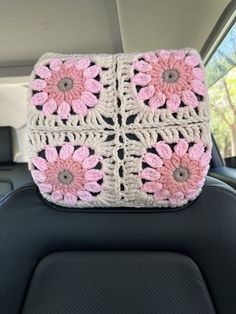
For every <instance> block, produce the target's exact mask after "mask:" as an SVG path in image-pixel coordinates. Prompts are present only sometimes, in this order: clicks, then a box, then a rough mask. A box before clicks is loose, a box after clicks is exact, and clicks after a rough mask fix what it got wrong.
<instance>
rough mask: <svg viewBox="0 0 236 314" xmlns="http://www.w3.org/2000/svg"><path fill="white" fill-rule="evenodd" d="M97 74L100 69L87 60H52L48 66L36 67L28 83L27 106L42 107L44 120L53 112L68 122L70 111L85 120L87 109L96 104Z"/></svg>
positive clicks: (98, 84) (100, 87)
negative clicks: (29, 94)
mask: <svg viewBox="0 0 236 314" xmlns="http://www.w3.org/2000/svg"><path fill="white" fill-rule="evenodd" d="M100 71H101V67H100V66H99V65H97V64H92V63H91V60H90V59H89V58H87V57H84V58H82V59H77V58H74V57H71V58H69V59H67V60H65V61H62V60H61V59H58V58H54V59H52V60H51V61H50V63H49V65H40V66H37V67H36V69H35V73H36V75H37V76H38V78H37V77H36V79H35V80H34V81H32V83H31V88H32V91H33V96H32V97H31V102H32V104H33V105H35V106H42V111H43V114H44V115H45V116H48V115H49V114H52V113H56V112H57V114H58V115H59V117H60V118H61V119H68V117H69V116H70V114H71V113H72V112H73V111H74V112H75V113H77V114H79V115H81V116H82V117H85V116H86V115H87V114H88V109H89V108H92V107H94V106H96V104H97V103H98V97H99V93H100V91H101V90H102V84H101V83H100V82H99V80H97V78H98V77H99V76H98V75H99V73H100ZM95 78H96V79H95ZM72 110H73V111H72Z"/></svg>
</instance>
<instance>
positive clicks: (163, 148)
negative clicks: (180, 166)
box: [154, 141, 172, 159]
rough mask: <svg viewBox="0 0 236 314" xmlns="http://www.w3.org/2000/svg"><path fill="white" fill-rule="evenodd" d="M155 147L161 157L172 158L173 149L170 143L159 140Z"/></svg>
mask: <svg viewBox="0 0 236 314" xmlns="http://www.w3.org/2000/svg"><path fill="white" fill-rule="evenodd" d="M154 147H155V149H156V151H157V153H158V155H159V156H160V157H161V158H164V159H171V157H172V150H171V148H170V146H169V145H168V144H166V143H165V142H164V141H160V142H157V143H156V144H155V145H154Z"/></svg>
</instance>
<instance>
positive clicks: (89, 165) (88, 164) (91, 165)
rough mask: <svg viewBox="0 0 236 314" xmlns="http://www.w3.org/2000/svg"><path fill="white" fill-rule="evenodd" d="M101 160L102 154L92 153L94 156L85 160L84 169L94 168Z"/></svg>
mask: <svg viewBox="0 0 236 314" xmlns="http://www.w3.org/2000/svg"><path fill="white" fill-rule="evenodd" d="M100 160H101V157H100V156H98V155H92V156H89V157H87V158H86V159H85V160H84V161H83V163H82V166H83V168H84V169H92V168H94V167H96V166H97V164H98V163H99V161H100Z"/></svg>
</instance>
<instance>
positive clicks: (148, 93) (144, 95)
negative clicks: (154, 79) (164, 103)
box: [138, 85, 155, 101]
mask: <svg viewBox="0 0 236 314" xmlns="http://www.w3.org/2000/svg"><path fill="white" fill-rule="evenodd" d="M154 92H155V89H154V86H153V85H149V86H146V87H143V88H141V89H140V91H139V93H138V99H139V100H141V101H145V100H147V99H150V98H152V96H153V95H154Z"/></svg>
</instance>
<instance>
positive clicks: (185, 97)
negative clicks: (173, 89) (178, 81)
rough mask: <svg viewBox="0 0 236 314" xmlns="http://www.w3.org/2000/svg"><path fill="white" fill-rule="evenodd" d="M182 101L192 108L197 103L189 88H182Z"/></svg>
mask: <svg viewBox="0 0 236 314" xmlns="http://www.w3.org/2000/svg"><path fill="white" fill-rule="evenodd" d="M182 101H183V103H184V104H185V105H189V106H191V107H193V108H195V107H197V105H198V100H197V97H196V96H195V94H194V93H193V92H191V91H190V90H184V91H183V92H182Z"/></svg>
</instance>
